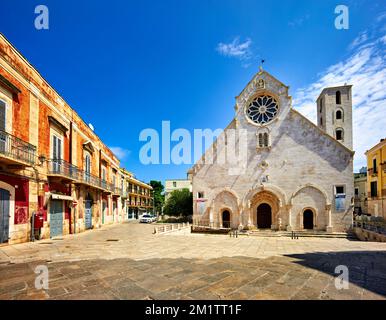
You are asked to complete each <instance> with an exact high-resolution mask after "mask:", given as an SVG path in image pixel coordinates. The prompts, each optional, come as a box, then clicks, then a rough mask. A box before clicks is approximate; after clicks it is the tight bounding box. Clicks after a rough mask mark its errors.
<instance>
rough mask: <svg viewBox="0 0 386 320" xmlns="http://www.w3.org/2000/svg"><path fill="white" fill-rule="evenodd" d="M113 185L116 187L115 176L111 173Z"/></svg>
mask: <svg viewBox="0 0 386 320" xmlns="http://www.w3.org/2000/svg"><path fill="white" fill-rule="evenodd" d="M113 186H114V187H116V178H115V174H113Z"/></svg>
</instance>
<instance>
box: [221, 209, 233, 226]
mask: <svg viewBox="0 0 386 320" xmlns="http://www.w3.org/2000/svg"><path fill="white" fill-rule="evenodd" d="M222 226H223V228H230V227H231V214H230V212H229V211H228V210H224V211H223V212H222Z"/></svg>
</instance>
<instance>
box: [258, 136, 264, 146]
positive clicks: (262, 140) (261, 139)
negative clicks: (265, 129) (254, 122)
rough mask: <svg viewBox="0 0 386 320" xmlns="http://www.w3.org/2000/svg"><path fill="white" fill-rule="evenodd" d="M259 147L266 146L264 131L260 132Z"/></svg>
mask: <svg viewBox="0 0 386 320" xmlns="http://www.w3.org/2000/svg"><path fill="white" fill-rule="evenodd" d="M259 147H260V148H262V147H264V139H263V134H262V133H259Z"/></svg>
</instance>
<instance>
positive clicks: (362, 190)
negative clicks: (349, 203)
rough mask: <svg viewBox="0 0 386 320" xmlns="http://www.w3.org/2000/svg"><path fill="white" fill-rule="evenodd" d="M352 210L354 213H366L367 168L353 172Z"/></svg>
mask: <svg viewBox="0 0 386 320" xmlns="http://www.w3.org/2000/svg"><path fill="white" fill-rule="evenodd" d="M354 211H355V213H356V214H367V213H368V209H367V168H365V171H363V170H361V171H360V172H358V173H354Z"/></svg>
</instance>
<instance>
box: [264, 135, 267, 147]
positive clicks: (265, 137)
mask: <svg viewBox="0 0 386 320" xmlns="http://www.w3.org/2000/svg"><path fill="white" fill-rule="evenodd" d="M264 147H268V133H264Z"/></svg>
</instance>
